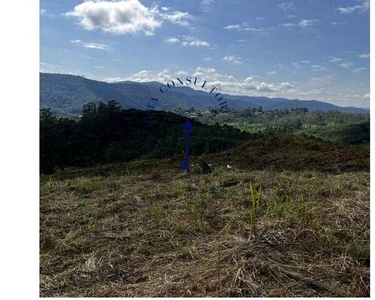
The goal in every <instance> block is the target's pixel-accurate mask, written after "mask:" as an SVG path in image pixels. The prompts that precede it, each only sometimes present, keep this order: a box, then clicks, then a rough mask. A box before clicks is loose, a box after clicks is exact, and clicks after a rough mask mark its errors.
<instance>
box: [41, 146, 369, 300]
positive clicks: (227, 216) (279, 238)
mask: <svg viewBox="0 0 375 300" xmlns="http://www.w3.org/2000/svg"><path fill="white" fill-rule="evenodd" d="M278 147H280V149H282V148H283V145H281V144H279V145H278ZM301 147H302V146H301ZM319 147H323V146H319ZM271 148H272V147H271ZM271 148H270V147H269V145H268V144H267V142H265V143H264V144H262V146H261V147H258V148H256V149H255V148H254V147H253V146H252V144H249V145H245V146H243V148H241V149H235V150H233V152H231V153H230V154H229V155H230V157H231V158H230V159H231V163H232V164H233V165H234V167H235V168H234V170H231V171H227V170H226V169H225V165H226V164H225V163H224V158H222V157H221V156H220V155H218V156H217V157H216V161H215V165H216V168H215V169H214V171H213V172H212V173H208V174H202V173H200V172H199V169H198V170H197V169H196V168H193V170H194V172H192V173H191V174H185V173H183V172H182V171H180V170H179V169H178V167H177V165H178V164H176V163H175V162H173V161H170V160H164V161H163V160H159V161H138V162H132V163H129V164H116V165H104V166H100V167H97V168H92V169H81V170H78V169H75V170H65V171H61V172H58V173H56V174H54V175H53V176H42V177H41V191H40V193H41V199H40V273H41V276H40V294H41V296H47V297H56V296H60V297H68V296H69V297H104V296H107V297H141V296H144V297H150V296H154V297H155V296H160V297H163V296H174V297H180V296H191V297H194V296H195V297H201V296H227V297H231V296H233V297H238V296H249V297H250V296H269V297H272V296H273V297H278V296H286V297H288V296H289V297H295V296H306V297H307V296H317V297H326V296H351V297H368V296H369V293H370V292H369V290H370V288H369V285H370V269H369V264H370V248H369V245H370V209H369V206H370V204H369V201H370V197H369V193H370V192H369V179H370V175H369V171H368V165H369V161H368V160H369V158H368V147H367V148H365V147H364V146H362V145H360V146H358V148H356V149H357V150H355V149H354V148H350V147H347V149H346V150H345V148H342V149H341V148H340V149H336V148H335V149H333V148H332V149H331V148H329V149H328V148H327V149H326V148H324V149H323V148H314V147H313V149H310V151H312V153H313V151H320V152H322V153H323V152H324V154H325V155H328V157H329V156H330V155H331V157H336V159H335V160H326V161H324V163H323V165H322V166H323V167H319V166H320V165H319V164H318V168H308V167H309V165H308V164H307V163H306V162H309V161H310V160H311V157H314V155H313V154H311V155H310V156H309V157H307V156H306V159H305V160H303V158H299V159H297V156H293V155H292V153H296V154H295V155H299V154H298V153H299V151H297V150H296V149H294V150H293V149H292V150H290V155H289V156H287V157H286V156H285V157H283V156H282V155H281V154H279V156H277V158H275V159H271V158H272V157H275V156H274V155H273V156H272V155H271V154H270V153H271V152H272V151H274V150H273V148H272V149H271ZM245 149H251V152H250V151H248V152H246V151H245ZM322 149H323V150H322ZM240 150H241V151H240ZM236 151H240V153H242V154H244V153H245V152H246V153H247V154H246V155H245V154H244V155H243V158H242V159H243V161H244V164H243V165H241V164H240V157H239V156H238V155H237V156H236V153H237V152H236ZM257 151H258V152H257ZM262 151H263V152H262ZM270 151H271V152H270ZM304 151H307V150H306V149H304ZM330 151H331V152H330ZM335 151H339V152H340V153H341V156H340V155H336V154H337V153H339V152H335ZM345 151H348V152H347V153H346V154H345ZM350 151H353V153H354V152H355V151H357V154H358V156H357V157H359V158H358V159H357V160H356V159H355V158H354V157H353V153H352V152H350ZM275 152H277V151H276V150H275ZM251 153H253V154H251ZM349 153H352V154H349ZM354 154H355V153H354ZM253 156H256V157H257V158H259V160H256V159H255V158H254V157H253ZM252 157H253V158H252ZM298 157H300V156H298ZM337 157H338V158H337ZM268 158H270V159H271V160H270V161H268ZM212 159H213V160H214V157H212ZM317 159H318V158H317ZM251 161H254V162H255V161H261V162H263V163H262V166H263V168H260V167H259V166H260V163H259V166H258V165H254V164H252V163H251ZM293 161H295V162H296V164H294V165H293V163H292V162H293ZM314 161H315V160H314V159H313V160H312V161H310V163H312V164H311V166H312V165H317V164H316V162H314ZM331 161H332V162H331ZM192 163H193V164H194V165H195V166H196V165H197V164H198V162H197V161H196V158H193V162H192ZM330 164H331V165H330ZM296 166H297V167H296ZM346 166H349V167H346Z"/></svg>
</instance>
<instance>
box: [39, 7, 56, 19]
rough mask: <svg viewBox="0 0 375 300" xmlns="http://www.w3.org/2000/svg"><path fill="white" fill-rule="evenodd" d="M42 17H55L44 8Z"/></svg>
mask: <svg viewBox="0 0 375 300" xmlns="http://www.w3.org/2000/svg"><path fill="white" fill-rule="evenodd" d="M40 15H41V16H43V17H54V16H55V15H54V14H52V13H50V12H48V11H47V10H46V9H44V8H41V9H40Z"/></svg>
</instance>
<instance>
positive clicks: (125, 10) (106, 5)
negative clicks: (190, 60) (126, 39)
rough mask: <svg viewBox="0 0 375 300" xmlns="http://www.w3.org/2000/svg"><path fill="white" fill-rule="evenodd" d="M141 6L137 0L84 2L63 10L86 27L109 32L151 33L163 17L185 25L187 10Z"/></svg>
mask: <svg viewBox="0 0 375 300" xmlns="http://www.w3.org/2000/svg"><path fill="white" fill-rule="evenodd" d="M161 10H162V11H159V9H158V7H157V6H153V7H151V8H149V7H147V6H144V5H143V4H142V3H140V2H139V0H121V1H102V0H96V1H95V0H91V1H85V2H83V3H81V4H79V5H77V6H75V7H74V8H73V10H71V11H69V12H67V13H65V16H67V17H74V18H77V19H78V20H79V24H80V25H81V26H82V27H83V28H84V29H86V30H95V29H101V30H102V31H104V32H109V33H113V34H138V33H143V34H146V35H152V34H154V31H155V30H156V29H158V28H159V27H161V25H162V23H163V20H167V21H169V22H171V23H173V24H179V25H184V26H186V25H188V22H187V19H189V18H191V16H190V15H189V13H188V12H181V11H170V8H169V7H162V9H161Z"/></svg>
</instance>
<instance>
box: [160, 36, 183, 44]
mask: <svg viewBox="0 0 375 300" xmlns="http://www.w3.org/2000/svg"><path fill="white" fill-rule="evenodd" d="M164 41H165V42H166V43H168V44H178V43H180V42H181V40H180V39H178V38H175V37H171V38H169V39H165V40H164Z"/></svg>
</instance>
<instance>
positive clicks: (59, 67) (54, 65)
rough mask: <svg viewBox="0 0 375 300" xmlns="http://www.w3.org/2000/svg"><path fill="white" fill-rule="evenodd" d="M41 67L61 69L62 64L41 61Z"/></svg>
mask: <svg viewBox="0 0 375 300" xmlns="http://www.w3.org/2000/svg"><path fill="white" fill-rule="evenodd" d="M40 67H41V69H45V68H47V69H61V68H62V66H60V65H56V64H49V63H44V62H40Z"/></svg>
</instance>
